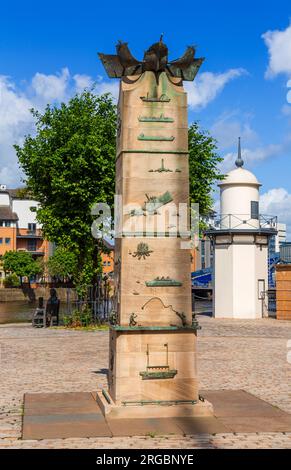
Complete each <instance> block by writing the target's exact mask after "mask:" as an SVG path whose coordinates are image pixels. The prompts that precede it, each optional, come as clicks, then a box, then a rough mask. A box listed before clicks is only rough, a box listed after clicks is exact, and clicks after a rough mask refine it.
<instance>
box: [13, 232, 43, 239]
mask: <svg viewBox="0 0 291 470" xmlns="http://www.w3.org/2000/svg"><path fill="white" fill-rule="evenodd" d="M16 238H19V239H25V238H26V239H27V238H37V239H42V238H43V236H42V235H41V234H40V233H36V231H34V230H27V232H26V233H25V234H19V233H18V234H17V235H16Z"/></svg>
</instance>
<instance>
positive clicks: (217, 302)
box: [207, 138, 276, 319]
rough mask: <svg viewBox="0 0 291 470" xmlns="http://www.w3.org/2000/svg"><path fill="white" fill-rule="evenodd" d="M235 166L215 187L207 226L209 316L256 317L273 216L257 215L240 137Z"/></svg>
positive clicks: (254, 180) (262, 293)
mask: <svg viewBox="0 0 291 470" xmlns="http://www.w3.org/2000/svg"><path fill="white" fill-rule="evenodd" d="M235 164H236V168H235V169H234V170H232V171H230V172H229V173H228V174H227V175H226V178H225V179H224V180H223V181H222V182H221V183H220V184H219V186H220V216H219V221H218V223H217V226H216V227H214V228H213V229H211V230H208V231H207V235H208V236H209V237H211V238H212V240H213V243H214V316H215V317H217V318H240V319H243V318H244V319H246V318H249V319H255V318H261V317H262V316H263V315H264V305H265V302H264V299H265V293H266V291H267V289H268V241H269V237H270V236H272V235H274V234H275V233H276V218H272V217H266V216H263V215H260V212H259V197H260V196H259V188H260V186H261V185H260V183H259V182H258V180H257V178H256V177H255V175H254V174H253V173H251V172H250V171H248V170H246V169H245V168H243V164H244V162H243V160H242V157H241V144H240V138H239V144H238V156H237V159H236V162H235Z"/></svg>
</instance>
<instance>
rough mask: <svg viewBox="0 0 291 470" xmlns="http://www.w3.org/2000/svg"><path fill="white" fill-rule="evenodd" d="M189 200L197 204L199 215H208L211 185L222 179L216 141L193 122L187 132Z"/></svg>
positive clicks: (220, 159)
mask: <svg viewBox="0 0 291 470" xmlns="http://www.w3.org/2000/svg"><path fill="white" fill-rule="evenodd" d="M188 145H189V177H190V200H191V202H192V203H196V204H199V213H200V215H202V216H205V215H208V214H209V213H210V212H211V210H212V207H213V198H212V190H213V185H214V184H215V183H216V182H217V181H220V180H222V179H223V178H224V175H223V174H222V173H221V172H220V171H219V163H220V162H221V161H222V160H223V159H222V158H221V157H220V156H219V155H218V153H217V145H216V140H215V139H214V138H213V137H212V136H211V135H210V134H209V132H207V131H204V130H201V129H200V128H199V124H198V123H197V122H194V123H193V124H191V126H190V127H189V131H188Z"/></svg>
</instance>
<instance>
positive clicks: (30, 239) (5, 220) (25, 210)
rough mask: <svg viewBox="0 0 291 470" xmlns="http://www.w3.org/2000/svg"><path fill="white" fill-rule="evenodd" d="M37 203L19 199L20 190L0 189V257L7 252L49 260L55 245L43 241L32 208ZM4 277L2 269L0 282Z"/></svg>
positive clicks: (0, 186) (1, 186)
mask: <svg viewBox="0 0 291 470" xmlns="http://www.w3.org/2000/svg"><path fill="white" fill-rule="evenodd" d="M37 206H38V202H37V201H35V200H33V199H30V198H29V197H26V198H22V197H21V198H20V197H19V192H18V190H13V189H7V188H6V186H5V185H3V184H1V185H0V257H1V256H3V255H4V254H5V253H6V251H11V250H12V251H13V250H15V251H27V252H29V253H31V254H32V256H33V258H38V257H40V258H43V259H44V260H47V259H48V257H49V256H50V254H51V249H52V245H51V244H50V243H49V242H48V241H47V240H45V239H44V238H43V236H42V231H41V225H40V224H39V223H38V222H37V220H36V214H35V212H34V211H33V208H36V207H37ZM3 277H4V273H3V270H2V268H0V278H3Z"/></svg>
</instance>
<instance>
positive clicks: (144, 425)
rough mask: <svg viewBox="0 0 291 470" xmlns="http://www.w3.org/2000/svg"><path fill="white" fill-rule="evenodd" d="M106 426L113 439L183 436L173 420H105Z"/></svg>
mask: <svg viewBox="0 0 291 470" xmlns="http://www.w3.org/2000/svg"><path fill="white" fill-rule="evenodd" d="M107 423H108V426H109V428H110V430H111V432H112V434H113V436H114V437H122V436H152V437H154V436H156V435H166V434H174V435H179V434H180V435H181V434H183V431H182V429H181V428H180V427H179V426H178V425H177V423H176V422H175V419H171V418H160V419H159V418H152V419H151V418H143V419H110V418H108V419H107Z"/></svg>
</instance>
